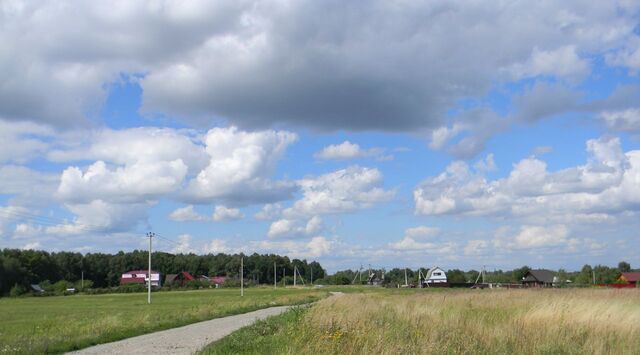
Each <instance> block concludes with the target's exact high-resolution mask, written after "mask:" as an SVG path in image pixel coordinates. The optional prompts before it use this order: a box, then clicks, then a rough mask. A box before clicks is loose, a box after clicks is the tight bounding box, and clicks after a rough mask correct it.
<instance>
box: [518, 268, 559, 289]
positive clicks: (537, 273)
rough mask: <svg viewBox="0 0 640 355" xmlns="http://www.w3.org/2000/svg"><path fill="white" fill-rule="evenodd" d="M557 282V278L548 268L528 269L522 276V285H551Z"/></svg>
mask: <svg viewBox="0 0 640 355" xmlns="http://www.w3.org/2000/svg"><path fill="white" fill-rule="evenodd" d="M557 282H558V278H557V277H556V276H555V274H554V272H553V271H550V270H543V269H540V270H529V271H527V273H526V274H524V277H522V285H523V286H524V287H551V286H553V285H554V284H555V283H557Z"/></svg>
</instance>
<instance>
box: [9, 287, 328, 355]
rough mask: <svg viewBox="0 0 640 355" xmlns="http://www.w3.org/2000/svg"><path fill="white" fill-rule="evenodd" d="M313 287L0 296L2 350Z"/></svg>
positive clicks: (204, 315)
mask: <svg viewBox="0 0 640 355" xmlns="http://www.w3.org/2000/svg"><path fill="white" fill-rule="evenodd" d="M325 295H326V292H323V291H319V290H312V289H278V290H274V289H271V288H248V289H245V294H244V297H240V290H239V289H207V290H197V291H179V292H155V293H153V294H152V304H151V305H149V304H147V295H146V294H145V293H133V294H106V295H74V296H65V297H63V296H58V297H26V298H0V315H2V316H1V317H2V319H1V321H0V353H11V354H13V353H23V354H38V353H60V352H65V351H69V350H75V349H80V348H84V347H87V346H90V345H94V344H99V343H106V342H110V341H114V340H119V339H123V338H128V337H131V336H135V335H140V334H144V333H150V332H153V331H157V330H162V329H168V328H174V327H178V326H182V325H186V324H189V323H194V322H198V321H203V320H208V319H212V318H217V317H223V316H227V315H232V314H238V313H245V312H249V311H253V310H256V309H260V308H265V307H271V306H276V305H284V304H302V303H308V302H312V301H315V300H318V299H320V298H322V297H324V296H325Z"/></svg>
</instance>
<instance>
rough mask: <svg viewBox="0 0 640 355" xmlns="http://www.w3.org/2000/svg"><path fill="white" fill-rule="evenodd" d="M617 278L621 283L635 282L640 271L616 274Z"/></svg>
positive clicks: (639, 277) (639, 275) (639, 278)
mask: <svg viewBox="0 0 640 355" xmlns="http://www.w3.org/2000/svg"><path fill="white" fill-rule="evenodd" d="M618 280H619V281H621V282H623V283H629V284H637V283H638V282H640V272H623V273H621V274H620V276H618Z"/></svg>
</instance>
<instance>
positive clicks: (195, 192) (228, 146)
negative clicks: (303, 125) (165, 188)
mask: <svg viewBox="0 0 640 355" xmlns="http://www.w3.org/2000/svg"><path fill="white" fill-rule="evenodd" d="M296 140H297V136H296V135H295V134H294V133H291V132H287V131H273V130H266V131H257V132H245V131H241V130H238V129H237V128H235V127H230V128H214V129H211V130H210V131H209V132H208V133H207V135H206V137H205V143H206V152H207V154H208V155H209V163H208V165H207V166H206V167H205V168H204V169H203V170H202V171H200V172H199V173H198V175H197V176H196V177H195V178H194V179H192V180H191V181H190V182H189V185H188V187H187V188H186V190H185V192H184V194H183V198H184V199H186V200H188V201H191V202H195V203H210V202H211V201H216V200H220V201H222V202H225V203H227V204H231V205H243V204H252V203H258V202H262V203H265V202H275V201H279V200H283V199H287V198H289V197H291V194H292V193H293V192H294V191H295V186H294V184H293V183H291V182H287V181H274V180H271V179H270V177H271V176H272V175H273V173H274V172H275V169H276V165H277V163H278V161H279V160H280V159H281V158H282V156H283V154H284V152H285V150H286V149H287V147H288V146H289V145H291V144H292V143H294V142H295V141H296Z"/></svg>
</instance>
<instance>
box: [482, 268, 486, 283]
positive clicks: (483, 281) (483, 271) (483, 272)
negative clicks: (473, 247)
mask: <svg viewBox="0 0 640 355" xmlns="http://www.w3.org/2000/svg"><path fill="white" fill-rule="evenodd" d="M485 267H486V266H484V265H482V283H483V284H484V283H485V280H484V275H485V273H486V271H485Z"/></svg>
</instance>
